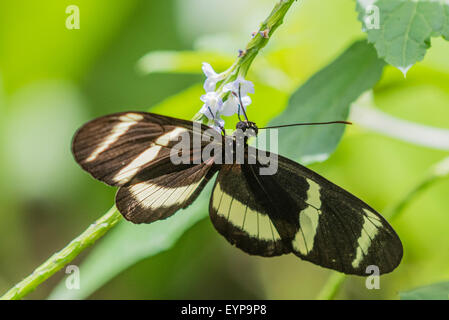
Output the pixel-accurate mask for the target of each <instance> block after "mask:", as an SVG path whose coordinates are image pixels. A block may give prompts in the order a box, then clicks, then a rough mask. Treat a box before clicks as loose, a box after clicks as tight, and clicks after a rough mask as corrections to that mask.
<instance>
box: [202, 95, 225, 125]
mask: <svg viewBox="0 0 449 320" xmlns="http://www.w3.org/2000/svg"><path fill="white" fill-rule="evenodd" d="M200 99H201V101H203V102H204V104H203V107H202V108H201V110H200V112H201V113H202V114H204V115H205V116H206V117H207V118H209V119H211V120H212V119H216V118H218V117H219V114H220V112H221V109H222V108H223V101H222V100H221V98H220V96H219V95H218V94H217V93H216V92H214V91H212V92H207V93H206V94H204V95H202V96H201V98H200Z"/></svg>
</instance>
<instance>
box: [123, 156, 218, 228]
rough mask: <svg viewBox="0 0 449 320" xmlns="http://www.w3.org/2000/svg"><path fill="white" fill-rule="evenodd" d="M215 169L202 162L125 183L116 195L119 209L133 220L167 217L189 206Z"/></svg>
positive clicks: (142, 220)
mask: <svg viewBox="0 0 449 320" xmlns="http://www.w3.org/2000/svg"><path fill="white" fill-rule="evenodd" d="M215 172H216V168H215V167H214V166H213V165H212V164H208V163H202V164H199V165H196V166H190V167H188V168H186V169H184V170H180V171H174V172H171V173H167V174H164V175H161V176H158V177H156V178H153V179H149V180H144V181H141V182H137V183H134V184H128V185H125V186H122V187H120V189H119V190H118V192H117V195H116V198H115V202H116V205H117V209H118V210H119V211H120V212H121V213H122V214H123V216H124V217H125V219H127V220H129V221H132V222H134V223H151V222H154V221H157V220H161V219H166V218H168V217H170V216H171V215H173V214H174V213H176V211H178V210H179V209H184V208H186V207H188V206H189V205H190V204H191V203H192V202H193V201H194V200H195V199H196V198H197V197H198V195H199V194H200V192H201V191H202V190H203V188H204V187H205V185H206V184H207V182H208V181H209V180H210V179H211V177H212V176H213V175H214V174H215Z"/></svg>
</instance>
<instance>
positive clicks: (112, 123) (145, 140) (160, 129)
mask: <svg viewBox="0 0 449 320" xmlns="http://www.w3.org/2000/svg"><path fill="white" fill-rule="evenodd" d="M207 129H210V128H209V127H207V126H205V125H200V130H198V132H197V133H196V134H198V135H199V134H203V133H204V132H205V130H207ZM185 134H187V135H189V139H190V141H193V135H194V130H193V122H192V121H187V120H182V119H177V118H171V117H166V116H162V115H158V114H154V113H147V112H121V113H115V114H110V115H106V116H103V117H100V118H97V119H94V120H92V121H90V122H88V123H86V124H85V125H83V126H82V127H81V128H80V129H79V130H78V131H77V132H76V134H75V136H74V138H73V141H72V153H73V155H74V157H75V160H76V161H77V162H78V164H79V165H80V166H81V167H82V168H83V169H84V170H86V171H87V172H89V173H90V174H91V175H92V176H93V177H94V178H95V179H98V180H100V181H103V182H105V183H106V184H109V185H112V186H121V185H124V184H126V183H128V182H130V181H131V180H132V179H133V178H134V177H135V176H136V174H137V173H139V172H141V170H142V169H144V168H146V167H150V166H152V165H154V164H156V163H157V162H160V161H161V160H167V159H169V158H170V150H171V148H172V147H173V146H174V145H175V144H176V143H177V142H178V138H179V137H180V136H181V135H185ZM199 141H201V137H200V140H199ZM192 149H193V148H192ZM192 149H191V150H192ZM193 151H195V150H193ZM164 163H165V164H167V161H164ZM165 168H167V167H166V166H165Z"/></svg>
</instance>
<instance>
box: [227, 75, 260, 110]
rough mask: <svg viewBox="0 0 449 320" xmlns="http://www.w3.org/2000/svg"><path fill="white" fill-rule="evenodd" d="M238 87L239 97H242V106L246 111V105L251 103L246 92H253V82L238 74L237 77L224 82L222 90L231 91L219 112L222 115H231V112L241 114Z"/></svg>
mask: <svg viewBox="0 0 449 320" xmlns="http://www.w3.org/2000/svg"><path fill="white" fill-rule="evenodd" d="M239 87H240V97H241V99H242V104H243V106H242V107H243V108H244V109H245V111H246V107H247V106H249V105H250V104H251V98H250V97H249V96H248V93H254V84H253V83H252V82H251V81H248V80H245V79H243V78H242V77H241V76H238V77H237V79H236V80H235V81H233V82H230V83H228V84H226V85H225V86H224V87H223V91H224V92H229V91H230V92H231V94H230V95H229V97H228V99H227V100H226V101H225V102H224V104H223V109H222V111H221V114H222V115H224V116H232V115H233V114H236V113H239V112H240V115H242V114H243V111H242V110H239V106H240V101H239V98H238V96H239Z"/></svg>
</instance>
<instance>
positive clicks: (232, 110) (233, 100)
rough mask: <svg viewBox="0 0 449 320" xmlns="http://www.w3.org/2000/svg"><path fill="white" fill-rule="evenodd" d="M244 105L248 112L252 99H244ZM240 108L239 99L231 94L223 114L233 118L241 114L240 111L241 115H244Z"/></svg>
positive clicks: (246, 97) (224, 106)
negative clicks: (234, 115)
mask: <svg viewBox="0 0 449 320" xmlns="http://www.w3.org/2000/svg"><path fill="white" fill-rule="evenodd" d="M242 104H243V108H245V112H246V107H247V106H249V105H250V104H251V98H250V97H248V96H245V97H242ZM239 106H240V101H239V98H238V97H236V96H234V95H232V94H231V95H230V96H229V98H228V100H226V101H225V102H224V104H223V108H222V110H221V114H222V115H224V116H227V117H229V116H232V115H233V114H236V113H239V111H240V115H243V111H242V110H239Z"/></svg>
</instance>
